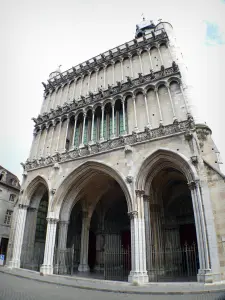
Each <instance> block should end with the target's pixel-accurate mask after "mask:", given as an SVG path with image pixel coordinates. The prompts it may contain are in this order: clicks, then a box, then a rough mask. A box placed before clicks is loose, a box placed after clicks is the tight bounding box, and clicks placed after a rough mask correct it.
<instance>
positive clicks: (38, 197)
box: [21, 183, 49, 271]
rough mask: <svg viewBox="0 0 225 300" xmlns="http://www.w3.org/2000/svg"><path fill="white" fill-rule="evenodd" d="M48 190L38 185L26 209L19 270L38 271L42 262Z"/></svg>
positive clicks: (42, 185)
mask: <svg viewBox="0 0 225 300" xmlns="http://www.w3.org/2000/svg"><path fill="white" fill-rule="evenodd" d="M48 198H49V196H48V190H47V188H46V186H45V185H44V184H42V183H40V184H39V185H38V186H37V188H36V189H35V192H34V193H33V195H32V196H31V200H30V205H29V207H28V209H27V216H26V223H25V231H24V238H23V245H22V252H21V268H25V269H31V270H35V271H39V270H40V267H41V265H42V264H43V260H44V250H45V237H46V231H47V219H46V218H47V212H48Z"/></svg>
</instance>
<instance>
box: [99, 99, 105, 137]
mask: <svg viewBox="0 0 225 300" xmlns="http://www.w3.org/2000/svg"><path fill="white" fill-rule="evenodd" d="M101 108H102V122H101V135H100V142H103V141H104V135H103V129H104V110H105V106H104V105H102V106H101Z"/></svg>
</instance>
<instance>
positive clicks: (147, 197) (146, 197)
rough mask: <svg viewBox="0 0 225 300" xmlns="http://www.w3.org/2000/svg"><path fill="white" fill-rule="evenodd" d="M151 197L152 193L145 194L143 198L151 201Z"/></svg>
mask: <svg viewBox="0 0 225 300" xmlns="http://www.w3.org/2000/svg"><path fill="white" fill-rule="evenodd" d="M150 199H151V196H150V195H143V200H144V201H147V202H149V201H150Z"/></svg>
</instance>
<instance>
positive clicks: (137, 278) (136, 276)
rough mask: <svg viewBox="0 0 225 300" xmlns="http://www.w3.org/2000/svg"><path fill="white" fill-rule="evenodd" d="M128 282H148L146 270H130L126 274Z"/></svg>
mask: <svg viewBox="0 0 225 300" xmlns="http://www.w3.org/2000/svg"><path fill="white" fill-rule="evenodd" d="M128 282H130V283H133V284H134V283H137V284H140V285H141V284H145V283H148V274H147V272H133V271H131V272H130V275H129V276H128Z"/></svg>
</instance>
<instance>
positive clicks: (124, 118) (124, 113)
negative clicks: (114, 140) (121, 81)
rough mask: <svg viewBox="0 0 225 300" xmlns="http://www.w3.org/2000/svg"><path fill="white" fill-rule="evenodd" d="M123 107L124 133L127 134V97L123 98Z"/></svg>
mask: <svg viewBox="0 0 225 300" xmlns="http://www.w3.org/2000/svg"><path fill="white" fill-rule="evenodd" d="M122 107H123V134H124V135H125V134H127V132H126V112H125V99H123V100H122Z"/></svg>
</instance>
